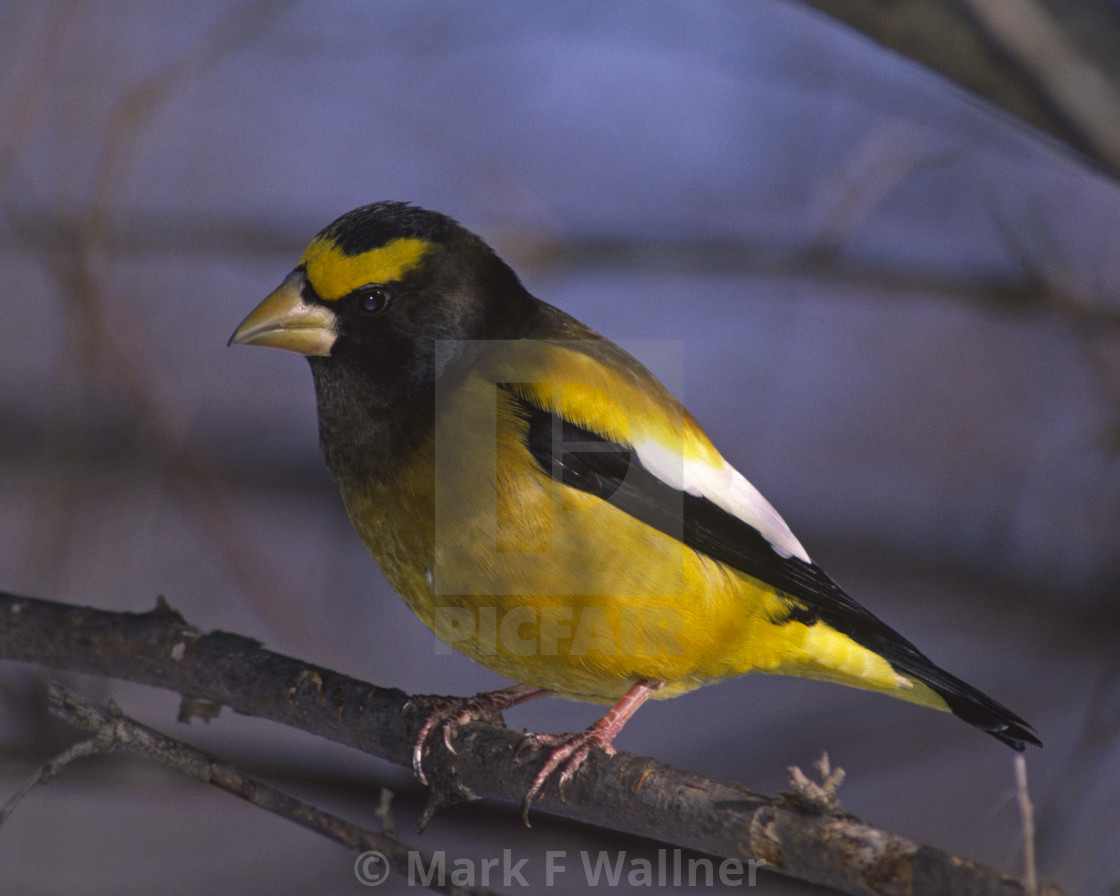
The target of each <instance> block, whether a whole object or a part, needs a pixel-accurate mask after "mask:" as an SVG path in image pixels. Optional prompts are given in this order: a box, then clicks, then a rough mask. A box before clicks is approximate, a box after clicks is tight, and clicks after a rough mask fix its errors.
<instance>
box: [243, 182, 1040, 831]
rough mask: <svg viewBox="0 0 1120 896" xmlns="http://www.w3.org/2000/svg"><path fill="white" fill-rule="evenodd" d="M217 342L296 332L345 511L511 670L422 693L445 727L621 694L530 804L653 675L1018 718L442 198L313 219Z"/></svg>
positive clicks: (416, 601) (443, 628)
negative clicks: (499, 679)
mask: <svg viewBox="0 0 1120 896" xmlns="http://www.w3.org/2000/svg"><path fill="white" fill-rule="evenodd" d="M230 341H231V342H236V343H243V344H251V345H265V346H272V347H274V348H282V349H288V350H290V351H294V352H298V353H300V354H302V355H306V356H307V359H308V361H309V362H310V364H311V373H312V375H313V377H314V381H315V394H316V398H317V401H318V411H319V436H320V441H321V444H322V449H323V454H324V455H325V457H326V461H327V466H328V467H329V468H330V471H331V473H332V475H333V476H334V479H335V481H336V482H337V483H338V487H339V490H340V491H341V493H342V499H343V501H344V502H345V505H346V510H347V512H348V513H349V516H350V520H351V522H352V523H353V525H354V528H355V529H356V530H357V532H358V535H359V536H360V537H361V539H362V541H363V542H364V543H365V545H366V547H367V548H368V549H369V551H370V553H371V554H373V556H374V558H375V559H376V560H377V562H378V564H379V565H380V567H381V569H382V571H383V572H384V573H385V576H386V577H387V578H388V580H389V582H390V583H391V584H392V585H393V587H394V588H396V590H397V591H398V592H400V594H401V596H402V597H403V598H404V600H405V602H406V603H407V604H408V605H409V606H410V607H411V608H412V610H413V611H414V612H415V613H416V615H418V616H419V617H420V618H421V619H422V620H423V621H424V622H425V623H426V624H427V625H429V626H430V627H431V628H432V629H433V630H434V631H435V633H436V634H437V635H438V636H439V637H440V638H442V639H443V640H444V641H445V642H447V643H449V644H451V645H453V646H454V647H456V648H458V649H459V650H461V651H463V652H464V653H465V654H467V655H468V656H470V657H472V658H473V659H475V660H477V661H478V662H480V663H482V664H483V665H484V666H487V667H489V668H490V669H493V670H495V671H496V672H498V673H499V674H501V675H502V676H504V677H506V678H509V679H511V680H512V681H514V682H516V684H515V685H513V686H512V687H509V688H505V689H504V690H500V691H494V692H490V693H486V694H480V695H477V696H475V697H470V698H455V697H448V698H422V700H421V702H420V703H419V704H414V705H413V709H417V708H418V709H419V710H420V711H422V712H423V713H424V721H423V724H422V725H421V726H420V727H419V733H418V736H417V738H416V741H415V747H414V754H413V757H414V758H413V766H414V769H415V771H416V774H417V775H418V776H419V777H420V778H421V780H423V778H424V774H423V769H422V758H423V749H424V746H425V743H426V741H427V739H428V737H429V735H430V734H432V732H433V731H435V730H436V729H437V728H439V727H440V726H442V727H443V736H444V738H445V740H446V742H447V743H448V745H449V746H450V743H451V741H450V738H451V737H452V736H453V735H454V732H455V730H456V728H457V726H458V725H460V724H463V723H464V722H466V721H468V720H469V719H471V718H478V717H484V718H488V719H492V720H494V721H500V719H501V711H502V710H504V709H506V708H508V707H510V706H513V705H515V704H517V703H521V702H523V701H525V700H528V699H531V698H534V697H539V696H542V695H546V694H554V695H557V696H562V697H567V698H570V699H575V700H587V701H592V702H596V703H604V704H613V707H612V708H611V709H610V711H609V712H607V714H606V715H605V716H604V717H603V718H602V719H600V720H599V721H598V722H596V723H595V724H593V725H592V726H591V727H590V728H588V729H587V730H586V731H584V732H580V733H576V734H567V735H560V736H556V735H533V736H531V742H532V743H533V744H534V745H536V746H542V745H543V746H548V747H549V748H550V750H549V755H548V758H547V760H546V761H545V763H544V765H543V767H542V769H541V770H540V772H539V774H538V775H537V776H536V779H535V781H534V783H533V785H532V787H531V789H530V790H529V792H528V793H527V794H526V797H525V803H524V805H525V808H526V809H527V807H528V805H529V803H530V801H531V800H532V799H533V798H534V797H535V796H536V795H537V794H538V793H539V792H540V790H541V788H542V787H543V786H544V784H545V783H546V781H547V780H548V779H549V777H550V776H551V775H552V774H553V773H554V772H555V771H557V770H558V769H559V771H560V783H561V784H563V783H564V782H565V781H567V780H568V779H570V778H571V776H572V775H573V774H574V773H575V772H576V770H577V769H578V768H579V765H580V763H582V762H583V760H584V759H585V758H586V756H587V755H588V753H589V751H590V749H591V748H592V747H593V746H598V747H601V748H602V749H603V750H605V751H606V752H607V753H613V752H614V751H613V748H612V746H611V742H612V740H613V739H614V737H615V735H616V734H618V732H619V730H620V729H621V728H622V726H623V725H624V724H625V722H626V720H627V719H628V718H629V717H630V716H631V715H632V714H633V713H634V712H635V710H637V709H638V707H639V706H641V705H642V703H643V702H645V701H646V700H647V699H649V698H650V697H654V698H658V699H660V698H666V697H674V696H677V695H678V694H683V693H685V692H686V691H690V690H692V689H694V688H697V687H699V686H701V685H704V684H710V683H711V682H715V681H719V680H721V679H724V678H729V677H733V676H738V675H743V674H745V673H747V672H752V671H758V672H770V673H775V674H782V675H798V676H804V677H807V678H816V679H821V680H825V681H832V682H837V683H839V684H846V685H850V686H853V687H858V688H866V689H868V690H873V691H880V692H882V693H885V694H889V695H891V696H893V697H899V698H901V699H903V700H909V701H911V702H913V703H918V704H921V705H923V706H929V707H933V708H935V709H940V710H949V711H951V712H953V713H955V714H956V715H958V716H960V717H961V718H962V719H964V720H965V721H966V722H968V723H970V724H971V725H974V726H976V727H977V728H980V729H982V730H984V731H987V732H988V733H989V734H991V735H993V736H994V737H996V738H998V739H999V740H1001V741H1003V742H1004V743H1005V744H1008V745H1010V746H1011V747H1014V748H1015V749H1017V750H1022V749H1023V746H1024V744H1025V743H1032V744H1039V740H1038V739H1037V737H1036V736H1035V735H1034V733H1033V731H1032V729H1031V727H1030V726H1029V725H1028V724H1027V723H1026V722H1024V721H1023V720H1022V719H1021V718H1019V717H1018V716H1017V715H1015V713H1013V712H1011V711H1010V710H1008V709H1007V708H1005V707H1004V706H1002V705H1000V704H999V703H997V702H996V701H995V700H992V699H991V698H989V697H987V696H985V695H984V694H982V693H980V692H979V691H978V690H976V689H975V688H973V687H971V686H970V685H968V684H965V682H963V681H961V680H960V679H958V678H955V677H954V676H952V675H950V674H949V673H948V672H945V671H943V670H942V669H940V668H938V667H937V666H936V665H934V664H933V663H932V662H931V661H930V660H929V659H927V658H926V657H925V656H924V655H923V654H922V653H920V652H919V651H918V649H917V648H916V647H914V645H912V644H911V643H910V642H909V641H907V640H906V639H905V638H903V637H902V636H901V635H899V634H897V633H896V632H895V631H894V630H892V629H891V628H889V627H888V626H886V625H885V624H884V623H882V622H880V621H879V620H878V619H877V618H876V617H875V616H873V615H872V614H871V613H869V612H868V611H867V610H865V609H864V608H863V607H862V606H860V605H859V604H858V603H856V602H855V601H854V600H853V599H852V598H851V597H849V596H848V594H847V593H846V592H845V591H844V590H843V589H841V588H840V587H839V586H838V585H837V584H836V583H835V582H834V581H833V580H832V579H831V578H829V576H828V575H827V574H826V573H825V572H824V571H823V570H822V569H821V568H820V567H819V566H817V565H816V564H815V563H814V562H813V561H812V560H810V559H809V555H808V554H807V553H806V551H805V548H804V547H802V545H801V542H799V541H798V540H797V538H796V537H795V536H794V534H793V533H792V532H791V531H790V529H789V527H788V526H787V525H786V523H785V522H784V521H783V520H782V518H781V517H780V516H779V515H778V513H777V511H775V510H774V508H773V507H771V506H770V504H769V503H768V502H767V501H766V499H765V498H763V497H762V495H761V494H759V492H758V491H757V490H756V489H755V488H754V486H752V485H751V484H750V483H749V482H748V481H747V480H746V479H745V478H744V477H743V476H741V475H740V474H739V473H738V472H737V471H736V470H735V469H734V468H732V467H731V466H730V465H729V464H728V463H727V461H725V460H724V459H723V457H721V456H720V454H719V452H718V451H716V449H715V448H714V447H713V446H712V443H711V442H710V441H709V440H708V437H707V436H706V435H705V434H704V432H703V430H702V429H701V428H700V426H699V425H698V424H697V423H696V421H695V420H694V419H693V418H692V416H691V415H690V414H689V413H688V411H687V410H685V408H684V407H683V406H682V405H681V404H680V403H679V402H678V401H677V400H676V399H675V398H674V397H673V396H672V395H671V394H670V393H669V392H668V390H667V389H666V388H665V387H664V386H663V385H662V384H661V383H660V382H659V381H658V380H657V379H656V378H655V377H654V376H653V375H652V374H651V373H650V372H649V371H648V370H646V369H645V367H643V366H642V365H641V364H640V363H638V362H637V361H636V360H635V359H634V358H632V357H631V356H630V355H628V354H627V353H626V352H624V351H623V350H622V349H620V348H619V347H618V346H616V345H615V344H614V343H612V342H610V341H608V340H606V339H604V338H603V337H602V336H600V335H599V334H598V333H596V332H594V331H593V330H591V329H589V328H588V327H586V326H585V325H584V324H582V323H580V322H579V321H577V320H575V319H574V318H572V317H569V316H568V315H567V314H565V313H564V312H563V311H560V310H558V309H556V308H554V307H552V306H551V305H548V304H546V303H545V302H542V301H540V300H539V299H536V298H534V297H533V296H532V295H530V294H529V292H528V291H527V290H526V289H525V288H524V287H523V286H522V285H521V282H520V281H519V280H518V278H517V275H516V274H515V273H514V272H513V271H512V270H511V269H510V268H509V267H508V266H507V265H506V264H505V263H504V262H503V261H502V260H501V259H500V258H498V256H497V255H496V254H495V253H494V252H493V250H491V249H490V247H489V246H487V245H486V244H485V243H484V242H483V241H482V240H481V239H480V238H479V237H478V236H476V235H475V234H473V233H471V232H469V231H468V230H466V229H464V228H463V227H462V226H460V225H459V224H458V223H457V222H456V221H454V220H452V219H451V218H449V217H447V216H446V215H442V214H437V213H435V212H430V211H425V210H423V209H420V208H416V207H414V206H411V205H408V204H405V203H399V202H379V203H376V204H374V205H367V206H364V207H362V208H358V209H355V210H354V211H351V212H348V213H347V214H345V215H343V216H342V217H341V218H339V219H338V220H337V221H335V222H334V223H332V224H330V225H329V226H328V227H327V228H326V229H324V230H323V231H321V232H320V233H319V234H318V236H316V237H315V238H314V239H313V240H312V241H311V244H310V245H309V246H308V247H307V249H306V251H305V252H304V253H303V256H302V257H301V258H300V260H299V263H298V264H297V265H296V267H295V270H293V271H292V272H291V273H290V274H289V275H288V277H287V279H285V280H284V282H283V283H282V284H281V285H280V287H279V288H278V289H277V290H276V291H275V292H273V293H272V294H271V295H269V296H268V297H267V298H266V299H265V300H264V301H263V302H261V304H260V305H258V306H257V308H256V309H254V310H253V311H252V313H250V314H249V316H248V317H247V318H245V320H244V322H243V323H242V324H241V326H239V327H238V328H237V330H236V332H235V333H234V334H233V336H232V338H231V340H230Z"/></svg>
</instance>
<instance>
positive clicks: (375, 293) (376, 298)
mask: <svg viewBox="0 0 1120 896" xmlns="http://www.w3.org/2000/svg"><path fill="white" fill-rule="evenodd" d="M388 304H389V293H388V291H387V290H386V289H385V288H384V287H381V286H363V287H362V288H361V289H359V290H358V307H360V308H361V309H362V311H364V312H366V313H367V314H376V313H377V312H379V311H384V310H385V306H386V305H388Z"/></svg>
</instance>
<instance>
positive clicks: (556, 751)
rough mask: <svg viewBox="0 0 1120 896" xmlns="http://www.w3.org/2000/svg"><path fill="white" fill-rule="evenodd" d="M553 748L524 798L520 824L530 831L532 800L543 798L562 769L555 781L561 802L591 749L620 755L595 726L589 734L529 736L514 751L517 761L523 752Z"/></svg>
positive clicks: (587, 732) (609, 740) (583, 732)
mask: <svg viewBox="0 0 1120 896" xmlns="http://www.w3.org/2000/svg"><path fill="white" fill-rule="evenodd" d="M545 747H548V748H551V750H552V752H551V753H549V756H548V759H546V760H545V763H544V765H543V766H541V770H540V771H539V772H537V775H536V777H535V778H533V783H532V785H531V786H530V787H529V790H528V791H527V792H526V793H525V798H524V799H523V800H522V801H521V820H522V821H523V822H524V823H525V826H526V827H529V826H530V825H529V806H530V804H531V803H532V802H533V800H535V799H537V797H539V796H540V794H541V791H542V790H544V786H545V785H546V784H547V783H548V780H549V778H551V777H552V776H553V775H554V774H555V773H556V771H557V769H559V771H560V775H559V777H558V778H557V779H556V789H557V792H558V793H559V794H560V798H561V799H563V798H564V788H565V787H566V786H567V785H568V783H569V782H570V781H571V780H572V778H574V777H575V775H576V772H578V771H579V770H580V767H581V766H582V765H583V763H584V762H585V761H586V760H587V757H588V756H590V755H591V749H592V747H599V749H601V750H602V751H603V752H604V753H606V754H607V755H608V756H613V755H615V753H616V752H617V751H616V750H615V748H614V747H613V746H611V738H610V737H608V736H607V735H606V734H605V733H604V732H602V731H600V730H597V729H596V728H595V727H594V726H592V727H591V728H589V729H588V730H587V731H580V732H578V733H575V734H527V735H525V737H524V738H522V740H521V743H519V744H518V745H517V749H516V750H514V758H518V757H519V756H520V754H521V753H522V751H524V750H530V751H532V752H536V751H537V750H540V749H542V748H545Z"/></svg>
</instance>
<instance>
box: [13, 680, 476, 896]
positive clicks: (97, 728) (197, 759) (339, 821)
mask: <svg viewBox="0 0 1120 896" xmlns="http://www.w3.org/2000/svg"><path fill="white" fill-rule="evenodd" d="M47 693H48V701H49V704H50V711H51V714H52V715H54V716H56V717H58V718H60V719H62V720H63V721H66V722H68V723H70V724H71V725H74V726H76V727H78V728H84V729H86V730H87V731H92V732H93V737H92V738H90V739H89V740H84V741H81V742H80V743H77V744H75V745H74V746H72V747H70V748H69V749H68V750H66V751H65V752H64V753H62V754H61V755H59V756H57V757H55V758H54V759H52V760H51V761H50V762H48V763H46V764H45V765H44V766H43V767H42V768H41V769H40V770H39V771H38V772H36V774H35V775H33V776H32V777H31V779H30V780H28V781H27V783H26V784H24V786H23V787H21V788H20V790H19V791H18V792H17V793H16V794H15V795H14V796H13V797H12V798H11V799H9V800H8V801H7V803H5V804H4V806H3V808H2V809H0V824H3V822H4V820H6V819H7V818H8V817H9V816H10V815H11V813H12V811H13V810H14V809H15V808H16V806H17V805H18V804H19V803H20V801H22V800H23V798H24V797H25V796H26V795H27V794H28V793H29V792H30V791H31V790H32V789H33V788H34V787H35V786H36V785H38V784H42V783H45V782H46V781H48V780H50V779H52V778H54V777H56V776H57V775H58V774H59V773H60V772H61V771H62V769H63V768H65V767H66V766H67V765H69V764H70V763H71V762H73V761H74V760H75V759H79V758H83V757H86V756H94V755H97V754H100V753H117V752H122V751H123V752H129V753H135V754H137V755H140V756H143V757H145V758H146V759H151V760H153V761H155V762H158V763H159V764H160V765H163V766H166V767H167V768H170V769H173V770H174V771H177V772H179V773H180V774H183V775H186V776H188V777H190V778H194V779H195V780H196V781H201V782H203V783H204V784H210V785H212V786H214V787H217V788H218V789H219V790H224V791H225V792H226V793H230V794H233V795H234V796H236V797H239V798H240V799H243V800H245V801H247V802H249V803H252V804H253V805H254V806H258V807H259V808H261V809H264V810H266V811H268V812H271V813H273V814H274V815H278V816H280V817H281V818H286V819H287V820H289V821H293V822H295V823H296V824H298V825H300V826H302V827H304V828H307V829H308V830H311V831H314V832H315V833H317V834H320V835H322V836H324V837H326V838H327V839H329V840H333V841H334V842H335V843H339V844H341V845H342V846H345V847H346V848H347V849H350V850H353V851H355V852H358V853H359V856H358V860H357V862H356V863H355V865H354V873H355V875H356V876H358V879H359V881H360V882H362V883H365V884H368V885H372V884H375V883H380V882H381V881H382V880H384V878H385V877H386V876H388V873H389V871H390V870H392V871H393V872H396V873H397V874H399V875H401V876H402V877H404V878H405V879H409V880H410V881H411V878H410V867H411V868H415V867H431V865H432V857H431V856H429V855H427V854H424V853H421V852H420V851H418V850H415V849H411V848H410V847H408V846H406V845H405V844H404V843H402V842H401V841H400V840H397V839H396V838H395V837H392V836H389V835H388V834H386V833H378V832H376V831H372V830H370V829H368V828H364V827H361V826H359V825H356V824H353V823H351V822H349V821H346V820H345V819H343V818H339V817H338V816H337V815H332V814H331V813H329V812H324V811H323V810H321V809H317V808H316V807H314V806H312V805H310V804H308V803H305V802H303V801H302V800H298V799H296V798H295V797H293V796H290V795H289V794H286V793H284V792H283V791H281V790H278V789H277V788H275V787H273V786H272V785H270V784H266V783H265V782H263V781H260V780H258V779H257V778H253V777H251V776H250V775H246V774H244V773H243V772H241V771H239V770H238V769H236V768H234V767H233V766H231V765H228V764H227V763H224V762H221V761H219V760H217V759H215V758H214V757H212V756H210V755H208V754H206V753H204V752H202V751H201V750H198V749H196V748H194V747H192V746H190V745H189V744H186V743H183V742H182V741H179V740H175V739H174V738H171V737H168V736H167V735H165V734H162V733H161V732H159V731H156V730H155V729H154V728H150V727H148V726H147V725H144V724H142V723H140V722H138V721H136V720H135V719H131V718H129V717H128V716H126V715H125V714H124V713H122V712H121V711H120V710H119V709H118V708H117V707H116V705H115V704H113V703H110V704H109V707H108V708H107V709H105V708H102V707H99V706H96V705H94V704H92V703H89V702H88V701H86V700H84V699H82V698H81V697H80V696H78V694H76V693H75V692H74V691H72V690H71V689H69V688H67V687H66V686H65V685H62V684H59V683H58V682H55V681H51V682H48V684H47ZM382 807H383V813H384V810H385V809H386V803H385V801H384V800H383V801H382ZM383 817H384V814H383ZM421 863H422V864H421ZM428 886H429V888H430V889H432V890H435V891H436V892H440V893H454V894H462V896H466V894H474V896H493V894H494V891H493V890H490V889H487V888H475V887H456V886H453V885H452V886H446V885H445V886H440V885H439V884H438V882H437V881H435V880H433V881H432V882H431V883H430V884H429V885H428Z"/></svg>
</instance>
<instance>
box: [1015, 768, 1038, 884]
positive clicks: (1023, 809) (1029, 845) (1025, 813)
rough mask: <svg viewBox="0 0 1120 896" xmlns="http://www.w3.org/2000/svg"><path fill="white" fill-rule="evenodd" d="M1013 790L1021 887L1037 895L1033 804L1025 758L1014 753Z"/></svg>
mask: <svg viewBox="0 0 1120 896" xmlns="http://www.w3.org/2000/svg"><path fill="white" fill-rule="evenodd" d="M1015 792H1016V794H1017V795H1018V798H1019V814H1020V815H1021V816H1022V819H1023V889H1024V890H1026V896H1037V893H1038V867H1037V865H1036V860H1035V853H1034V804H1033V803H1032V802H1031V794H1030V790H1029V789H1028V788H1027V760H1026V758H1025V757H1024V756H1023V755H1022V754H1021V753H1017V754H1016V755H1015Z"/></svg>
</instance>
